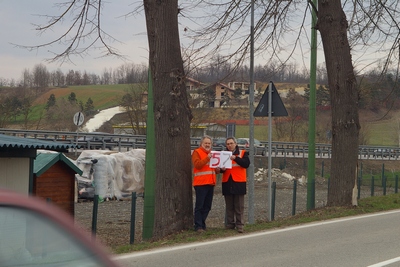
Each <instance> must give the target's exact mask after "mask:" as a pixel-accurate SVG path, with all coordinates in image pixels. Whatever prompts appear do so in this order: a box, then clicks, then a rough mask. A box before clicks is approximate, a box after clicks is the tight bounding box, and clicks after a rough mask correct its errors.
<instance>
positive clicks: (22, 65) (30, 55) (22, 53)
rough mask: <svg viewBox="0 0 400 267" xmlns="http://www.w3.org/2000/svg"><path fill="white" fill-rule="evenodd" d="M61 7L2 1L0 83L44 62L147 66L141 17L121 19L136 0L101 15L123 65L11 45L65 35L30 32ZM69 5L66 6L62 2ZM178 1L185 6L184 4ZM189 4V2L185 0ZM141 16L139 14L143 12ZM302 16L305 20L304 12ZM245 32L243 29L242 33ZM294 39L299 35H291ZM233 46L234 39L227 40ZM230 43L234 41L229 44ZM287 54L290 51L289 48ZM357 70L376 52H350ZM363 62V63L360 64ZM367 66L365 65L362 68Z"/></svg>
mask: <svg viewBox="0 0 400 267" xmlns="http://www.w3.org/2000/svg"><path fill="white" fill-rule="evenodd" d="M59 2H63V0H0V10H1V11H0V14H1V15H0V23H1V28H0V29H1V30H0V78H4V79H15V80H20V79H21V77H22V73H23V70H24V69H29V70H31V71H32V70H33V67H34V66H35V65H37V64H40V63H43V64H45V66H46V67H47V70H48V71H55V70H57V69H58V68H60V69H61V70H62V71H63V72H64V73H66V72H67V71H68V70H70V69H73V70H80V71H87V72H89V73H95V74H98V75H101V73H102V72H103V70H104V69H105V68H107V69H109V68H112V69H114V68H117V67H119V66H121V65H123V64H125V63H134V64H142V63H143V64H146V65H147V62H148V44H147V36H146V27H145V17H144V14H142V15H141V16H137V17H125V16H124V15H126V14H128V13H129V12H131V11H133V10H134V9H135V7H137V5H138V3H140V2H141V1H140V0H108V1H103V4H104V8H103V10H102V14H103V16H102V27H103V29H104V30H105V31H106V32H107V33H109V34H111V35H112V36H113V37H114V38H116V39H117V40H119V41H120V42H121V43H118V42H114V43H112V46H113V47H115V48H116V49H118V51H119V52H120V54H122V55H125V56H126V57H127V59H128V61H127V62H125V61H123V60H121V59H118V58H113V57H106V58H99V56H100V54H99V53H98V51H97V52H96V51H91V52H90V55H85V56H84V57H83V58H82V57H74V58H72V60H73V62H74V64H75V65H74V64H71V63H68V64H67V63H64V64H63V65H61V66H60V63H48V62H47V61H45V60H46V59H50V58H51V57H52V53H50V52H49V51H55V52H60V51H61V49H65V46H61V45H53V46H51V47H43V48H40V49H39V50H35V51H28V50H27V49H22V48H17V47H15V45H13V44H17V45H26V46H35V45H40V44H44V43H46V42H49V41H52V40H55V39H56V38H57V37H59V36H60V33H64V32H65V29H66V27H67V26H69V25H70V21H66V22H65V24H64V25H60V24H59V25H57V26H56V27H55V28H54V29H55V31H54V30H53V31H47V32H46V33H44V34H42V35H39V34H38V31H36V30H34V29H35V26H34V25H33V24H40V25H42V26H43V25H45V24H46V22H47V21H48V19H47V18H46V17H44V16H40V15H59V14H60V13H61V11H63V10H64V9H59V8H58V7H57V6H55V3H59ZM64 2H67V1H64ZM181 2H185V1H184V0H182V1H181ZM188 2H192V1H188ZM196 11H197V9H189V10H188V11H187V14H188V15H192V14H193V13H195V12H196ZM142 13H143V12H142ZM301 15H304V14H303V13H302V14H301ZM185 17H188V16H181V17H180V22H181V25H180V27H181V32H180V34H181V36H180V38H181V42H185V39H184V34H183V33H184V31H183V27H185V26H187V25H185V23H190V22H186V21H184V22H182V20H183V19H185ZM306 24H308V25H305V27H306V29H307V28H311V27H310V20H309V19H306ZM244 30H246V29H244ZM307 35H309V32H307ZM293 36H297V34H294V35H293ZM308 37H309V36H307V37H304V38H303V37H302V38H301V40H302V41H303V42H304V43H303V45H302V49H297V50H296V51H295V53H294V55H293V57H294V60H295V62H296V64H297V65H298V67H300V68H301V67H303V66H305V67H307V68H308V67H309V61H310V58H309V56H310V53H309V52H310V49H309V42H308ZM230 41H232V40H230ZM232 42H233V41H232ZM318 42H319V45H318V56H317V61H318V64H320V63H323V62H324V57H323V52H322V44H321V41H320V37H318ZM288 51H290V49H288ZM352 53H353V60H354V61H355V66H356V67H358V66H359V65H358V64H360V63H363V64H364V65H365V64H366V63H368V62H370V61H371V60H373V59H374V58H376V53H374V51H372V50H371V51H367V50H365V49H363V50H358V49H357V48H356V49H354V50H353V51H352ZM363 61H364V62H363ZM365 62H366V63H365ZM267 63H268V59H266V58H260V57H257V58H255V64H256V65H258V64H261V65H265V64H267Z"/></svg>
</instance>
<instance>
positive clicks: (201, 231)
mask: <svg viewBox="0 0 400 267" xmlns="http://www.w3.org/2000/svg"><path fill="white" fill-rule="evenodd" d="M195 231H196V232H197V233H203V232H205V231H204V229H202V228H199V229H196V230H195Z"/></svg>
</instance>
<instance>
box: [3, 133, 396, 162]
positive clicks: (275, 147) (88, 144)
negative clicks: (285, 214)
mask: <svg viewBox="0 0 400 267" xmlns="http://www.w3.org/2000/svg"><path fill="white" fill-rule="evenodd" d="M0 134H5V135H12V136H18V137H23V138H35V139H40V140H47V141H55V142H61V143H67V144H76V145H78V146H79V149H112V150H116V151H127V150H130V149H135V148H146V136H145V135H126V134H107V133H83V132H79V133H77V132H59V131H43V130H14V129H0ZM200 140H201V138H195V137H192V138H190V145H191V148H192V149H195V148H197V147H198V146H199V145H200ZM261 143H262V144H263V146H264V151H265V153H264V155H266V156H268V142H265V141H261ZM219 149H220V148H219ZM331 154H332V148H331V145H330V144H315V156H316V157H318V158H330V157H331ZM358 155H359V158H360V159H385V160H397V159H399V157H400V148H399V147H386V146H360V147H359V154H358ZM271 156H273V157H298V158H307V157H308V143H301V142H272V143H271ZM260 157H261V156H260Z"/></svg>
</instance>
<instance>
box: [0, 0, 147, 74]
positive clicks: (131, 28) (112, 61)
mask: <svg viewBox="0 0 400 267" xmlns="http://www.w3.org/2000/svg"><path fill="white" fill-rule="evenodd" d="M55 2H61V1H58V0H56V1H55V0H0V10H1V11H0V12H1V15H0V23H1V30H0V78H5V79H11V78H13V79H16V80H19V79H20V78H21V77H22V72H23V70H24V69H26V68H27V69H29V70H32V69H33V67H34V66H35V65H36V64H40V63H43V64H45V65H46V67H47V70H48V71H53V70H57V69H58V68H60V69H61V70H62V71H63V72H66V71H68V70H70V69H73V70H81V71H83V70H86V71H88V72H89V73H96V74H99V75H100V74H101V73H102V71H103V70H104V69H105V68H107V69H108V68H110V67H111V68H115V67H118V66H120V65H123V64H124V63H125V62H124V61H123V60H121V59H117V58H112V57H107V58H97V57H98V56H99V54H98V53H96V51H91V52H90V55H89V56H85V57H84V58H80V57H76V58H73V61H74V63H75V65H73V64H63V65H62V66H60V64H59V63H48V62H46V61H45V60H46V59H48V58H51V56H52V54H51V53H49V52H48V51H49V50H56V51H57V49H58V50H59V49H60V48H61V46H59V47H58V48H57V47H54V46H53V47H47V48H41V49H39V50H35V51H31V52H30V51H28V50H26V49H21V48H16V47H15V46H14V45H13V44H18V45H27V46H34V45H39V44H43V43H45V42H47V41H50V40H53V39H54V38H55V37H56V36H58V35H57V34H58V33H59V32H51V31H49V32H46V33H45V34H44V35H38V32H37V31H35V30H34V28H35V27H34V25H32V24H41V25H43V24H45V23H46V21H47V19H46V18H45V17H41V16H38V15H58V14H60V12H61V11H60V9H59V8H58V7H55V6H54V3H55ZM103 2H104V5H105V8H104V9H103V13H104V14H105V15H104V16H103V18H102V19H103V25H104V26H105V27H106V30H107V32H108V33H110V34H112V35H113V37H115V38H116V39H118V40H119V41H121V42H122V44H120V43H117V42H114V43H113V44H112V45H113V46H114V47H115V48H117V49H118V50H119V51H120V53H121V54H123V55H126V56H127V58H128V59H129V60H130V61H129V62H132V63H135V64H141V63H145V64H147V62H148V59H147V58H148V44H147V36H146V34H145V17H144V15H143V16H140V17H137V18H133V17H128V18H125V17H124V15H125V14H127V13H128V12H129V11H132V10H133V9H134V7H133V6H132V2H135V1H132V0H113V1H107V2H106V1H103ZM66 24H67V23H66ZM63 27H65V26H58V27H56V29H57V30H60V31H61V30H62V28H63Z"/></svg>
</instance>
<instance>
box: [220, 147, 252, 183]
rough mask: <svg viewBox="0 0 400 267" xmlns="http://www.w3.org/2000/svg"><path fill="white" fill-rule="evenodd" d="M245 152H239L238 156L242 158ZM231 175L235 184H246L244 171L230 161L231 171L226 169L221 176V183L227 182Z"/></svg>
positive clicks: (234, 162)
mask: <svg viewBox="0 0 400 267" xmlns="http://www.w3.org/2000/svg"><path fill="white" fill-rule="evenodd" d="M245 152H246V151H245V150H241V151H240V152H239V155H240V157H241V158H243V156H244V153H245ZM230 175H232V179H233V181H235V182H246V169H245V168H243V167H240V166H239V164H237V163H236V161H234V160H232V169H226V170H225V171H224V173H223V175H222V182H223V183H226V182H228V179H229V176H230Z"/></svg>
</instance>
